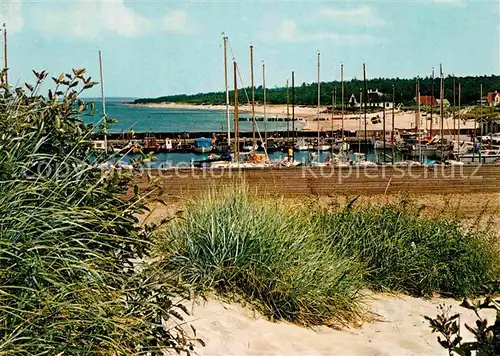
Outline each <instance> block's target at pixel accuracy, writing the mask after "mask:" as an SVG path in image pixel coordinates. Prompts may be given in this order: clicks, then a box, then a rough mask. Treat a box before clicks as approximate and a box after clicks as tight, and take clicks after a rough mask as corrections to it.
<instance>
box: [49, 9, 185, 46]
mask: <svg viewBox="0 0 500 356" xmlns="http://www.w3.org/2000/svg"><path fill="white" fill-rule="evenodd" d="M68 6H69V8H66V7H65V8H64V9H61V10H59V11H50V12H48V13H47V14H46V15H45V16H44V18H43V21H41V23H39V25H40V29H41V30H42V31H44V32H46V33H49V34H53V35H57V34H60V35H63V36H67V35H68V34H69V35H73V36H75V37H82V38H89V39H93V38H96V37H98V36H100V35H102V34H104V33H114V34H117V35H120V36H123V37H136V36H140V35H144V34H147V33H150V32H152V31H161V30H166V31H168V32H170V33H175V34H187V33H189V32H190V31H189V27H188V15H187V13H185V12H183V11H171V12H169V13H167V15H166V16H165V17H164V18H163V19H149V18H145V17H143V16H141V15H140V14H138V13H137V12H136V11H134V9H132V8H131V7H129V6H127V5H125V3H124V1H123V0H86V1H83V2H76V3H72V4H70V5H68Z"/></svg>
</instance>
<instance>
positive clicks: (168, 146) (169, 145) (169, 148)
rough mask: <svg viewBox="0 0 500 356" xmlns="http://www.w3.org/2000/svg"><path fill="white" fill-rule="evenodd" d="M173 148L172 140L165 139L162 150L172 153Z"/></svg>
mask: <svg viewBox="0 0 500 356" xmlns="http://www.w3.org/2000/svg"><path fill="white" fill-rule="evenodd" d="M173 148H174V146H173V144H172V140H171V139H169V138H167V139H165V144H163V146H162V149H164V150H167V151H172V149H173Z"/></svg>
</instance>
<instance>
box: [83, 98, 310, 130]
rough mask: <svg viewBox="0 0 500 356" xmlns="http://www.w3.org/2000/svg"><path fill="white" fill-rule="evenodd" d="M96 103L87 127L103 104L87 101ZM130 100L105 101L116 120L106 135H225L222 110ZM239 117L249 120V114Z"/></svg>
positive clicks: (247, 125)
mask: <svg viewBox="0 0 500 356" xmlns="http://www.w3.org/2000/svg"><path fill="white" fill-rule="evenodd" d="M86 101H87V102H89V101H92V102H94V103H95V109H96V110H95V113H94V115H93V116H90V117H86V118H85V121H86V122H87V123H92V124H96V123H98V122H99V121H100V120H101V118H102V102H101V100H100V99H87V100H86ZM132 101H133V99H130V98H106V113H107V116H108V117H109V118H111V119H114V120H117V121H118V122H117V123H116V124H113V125H111V127H110V129H109V132H112V133H113V132H114V133H121V132H125V133H127V132H129V131H130V130H134V131H135V132H179V133H182V132H207V133H213V132H220V131H227V124H226V114H225V111H224V110H203V109H174V108H148V107H140V106H133V105H129V104H128V103H130V102H132ZM241 116H246V117H248V114H242V115H241ZM230 119H231V130H233V116H232V115H231V117H230ZM239 124H240V131H241V132H249V131H252V123H251V122H250V121H240V122H239ZM257 125H258V129H259V130H260V131H261V132H263V131H264V130H267V131H286V130H287V123H286V122H275V121H267V122H258V123H257ZM295 125H296V126H297V128H298V130H301V129H302V128H303V124H302V123H297V122H296V123H295Z"/></svg>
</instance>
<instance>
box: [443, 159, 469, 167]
mask: <svg viewBox="0 0 500 356" xmlns="http://www.w3.org/2000/svg"><path fill="white" fill-rule="evenodd" d="M444 164H446V165H449V166H463V165H464V164H465V163H464V162H461V161H456V160H454V159H449V160H446V161H445V162H444Z"/></svg>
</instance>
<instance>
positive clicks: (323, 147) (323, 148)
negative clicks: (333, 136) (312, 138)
mask: <svg viewBox="0 0 500 356" xmlns="http://www.w3.org/2000/svg"><path fill="white" fill-rule="evenodd" d="M331 148H332V146H330V145H319V146H314V147H313V150H314V151H328V150H330V149H331Z"/></svg>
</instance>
